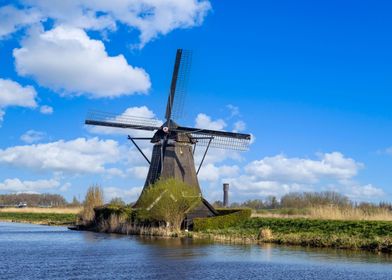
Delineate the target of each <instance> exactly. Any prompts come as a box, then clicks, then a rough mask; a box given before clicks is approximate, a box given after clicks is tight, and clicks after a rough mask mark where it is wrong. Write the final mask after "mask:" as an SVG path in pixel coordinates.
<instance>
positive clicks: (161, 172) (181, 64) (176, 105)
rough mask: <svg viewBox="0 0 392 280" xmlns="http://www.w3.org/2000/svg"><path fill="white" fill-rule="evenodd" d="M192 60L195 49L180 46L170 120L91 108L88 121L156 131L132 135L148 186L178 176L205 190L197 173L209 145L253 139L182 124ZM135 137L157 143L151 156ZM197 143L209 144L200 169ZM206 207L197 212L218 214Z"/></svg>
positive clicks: (238, 145)
mask: <svg viewBox="0 0 392 280" xmlns="http://www.w3.org/2000/svg"><path fill="white" fill-rule="evenodd" d="M190 62H191V52H190V51H186V50H182V49H178V50H177V53H176V58H175V63H174V69H173V76H172V81H171V86H170V93H169V97H168V101H167V106H166V114H165V119H166V121H165V122H164V123H163V124H162V125H161V124H160V122H159V121H158V120H155V119H146V118H140V117H133V116H121V117H119V116H115V115H111V114H107V113H102V112H91V113H90V115H89V116H88V118H87V119H86V121H85V123H86V124H88V125H98V126H106V127H117V128H125V129H136V130H145V131H155V133H154V136H153V137H151V138H144V137H131V136H128V139H129V140H131V141H132V142H133V143H134V145H135V146H136V148H137V149H138V150H139V151H140V153H141V154H142V155H143V157H144V158H145V159H146V161H147V162H148V163H149V165H150V167H149V171H148V175H147V178H146V181H145V184H144V189H145V188H148V187H149V186H150V185H152V184H153V183H154V182H155V181H157V180H158V179H160V178H163V179H165V178H175V179H177V180H181V181H184V182H185V183H187V184H188V185H189V186H191V187H193V188H197V190H198V192H199V193H200V194H201V190H200V186H199V181H198V179H197V174H198V173H199V171H200V168H201V167H202V164H203V162H204V159H205V156H206V154H207V152H208V150H209V148H221V149H234V150H240V151H241V150H246V149H247V147H248V144H249V142H250V139H251V136H250V135H249V134H243V133H234V132H227V131H217V130H209V129H202V128H194V127H185V126H180V125H178V124H177V123H176V122H175V121H174V119H177V118H178V117H179V116H180V115H181V114H182V110H183V105H184V98H185V93H186V86H187V78H188V72H189V68H190ZM135 140H148V141H151V143H152V144H153V145H154V147H153V151H152V155H151V158H150V159H149V158H148V157H147V156H146V155H145V154H144V153H143V151H142V150H141V149H140V147H139V146H138V145H137V143H136V142H135ZM197 146H202V147H205V151H204V155H203V158H202V160H201V162H200V164H199V166H198V168H197V170H196V167H195V161H194V152H195V149H196V147H197ZM202 208H203V209H201V208H200V209H198V210H197V211H196V212H197V213H196V212H195V213H196V214H194V215H193V216H195V215H196V216H212V215H214V214H216V212H215V210H214V209H213V208H212V206H211V205H209V203H208V202H207V201H206V200H204V199H203V207H202Z"/></svg>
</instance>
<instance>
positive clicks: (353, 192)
mask: <svg viewBox="0 0 392 280" xmlns="http://www.w3.org/2000/svg"><path fill="white" fill-rule="evenodd" d="M345 193H346V195H347V196H349V197H350V198H352V199H364V198H365V199H373V198H382V197H384V196H385V192H384V191H383V190H382V189H380V188H377V187H375V186H373V185H372V184H367V185H363V186H362V185H356V184H355V185H352V186H351V187H349V188H348V189H347V190H346V191H345Z"/></svg>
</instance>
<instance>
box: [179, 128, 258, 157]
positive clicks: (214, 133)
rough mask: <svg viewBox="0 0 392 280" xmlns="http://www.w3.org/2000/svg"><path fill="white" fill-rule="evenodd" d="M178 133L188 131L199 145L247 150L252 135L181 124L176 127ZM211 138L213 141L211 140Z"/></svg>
mask: <svg viewBox="0 0 392 280" xmlns="http://www.w3.org/2000/svg"><path fill="white" fill-rule="evenodd" d="M174 130H175V131H176V132H178V133H186V134H188V135H190V137H191V138H192V139H193V140H195V142H196V143H197V144H198V145H201V146H207V145H209V146H210V147H211V148H219V149H231V150H238V151H246V150H247V149H248V148H249V144H250V140H251V135H250V134H244V133H236V132H227V131H219V130H210V129H200V128H193V127H184V126H179V127H177V128H175V129H174ZM210 139H211V142H210Z"/></svg>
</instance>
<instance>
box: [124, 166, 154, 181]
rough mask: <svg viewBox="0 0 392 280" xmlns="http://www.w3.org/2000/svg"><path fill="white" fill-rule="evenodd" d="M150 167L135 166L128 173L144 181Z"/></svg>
mask: <svg viewBox="0 0 392 280" xmlns="http://www.w3.org/2000/svg"><path fill="white" fill-rule="evenodd" d="M148 170H149V166H146V165H143V166H134V167H131V168H129V169H128V173H129V174H130V175H131V176H133V177H134V178H136V179H140V180H144V179H146V178H147V173H148Z"/></svg>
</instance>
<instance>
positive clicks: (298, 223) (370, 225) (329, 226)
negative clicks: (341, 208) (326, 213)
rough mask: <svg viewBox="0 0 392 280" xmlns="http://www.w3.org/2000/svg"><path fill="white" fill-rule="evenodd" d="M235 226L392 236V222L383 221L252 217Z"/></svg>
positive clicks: (328, 233)
mask: <svg viewBox="0 0 392 280" xmlns="http://www.w3.org/2000/svg"><path fill="white" fill-rule="evenodd" d="M234 227H235V228H240V229H243V230H245V231H247V230H249V231H251V232H252V231H253V232H258V230H259V229H260V228H269V229H271V230H272V232H274V233H285V234H287V233H314V234H322V235H331V234H344V235H348V236H359V237H366V238H373V237H377V236H392V222H382V221H340V220H313V219H288V218H251V219H247V220H245V221H243V222H240V223H238V224H237V225H236V226H234Z"/></svg>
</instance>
